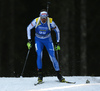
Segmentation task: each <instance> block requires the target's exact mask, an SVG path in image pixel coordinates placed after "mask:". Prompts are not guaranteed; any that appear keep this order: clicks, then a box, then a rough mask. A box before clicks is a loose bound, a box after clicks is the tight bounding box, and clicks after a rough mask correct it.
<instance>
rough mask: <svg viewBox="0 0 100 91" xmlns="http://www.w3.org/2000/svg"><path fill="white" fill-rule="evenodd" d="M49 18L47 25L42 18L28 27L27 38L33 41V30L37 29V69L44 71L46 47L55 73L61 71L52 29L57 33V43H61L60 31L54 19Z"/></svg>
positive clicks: (35, 20)
mask: <svg viewBox="0 0 100 91" xmlns="http://www.w3.org/2000/svg"><path fill="white" fill-rule="evenodd" d="M47 18H48V19H47V21H46V23H42V21H41V19H40V18H35V19H34V20H33V21H32V22H31V23H30V24H29V25H28V27H27V37H28V39H31V29H32V28H34V27H35V49H36V52H37V68H38V69H42V51H43V48H44V46H45V47H46V49H47V51H48V53H49V56H50V59H51V61H52V63H53V67H54V69H55V71H59V70H60V69H59V64H58V61H57V59H56V57H55V51H54V45H53V42H52V38H51V29H53V30H54V31H55V33H56V38H57V42H59V40H60V31H59V29H58V27H57V25H56V24H55V22H54V21H52V18H49V17H47ZM39 19H40V20H39ZM48 20H49V22H48Z"/></svg>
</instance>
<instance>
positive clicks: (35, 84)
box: [34, 82, 44, 86]
mask: <svg viewBox="0 0 100 91" xmlns="http://www.w3.org/2000/svg"><path fill="white" fill-rule="evenodd" d="M43 83H44V82H37V83H35V84H34V85H35V86H36V85H39V84H43Z"/></svg>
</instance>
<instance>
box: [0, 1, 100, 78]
mask: <svg viewBox="0 0 100 91" xmlns="http://www.w3.org/2000/svg"><path fill="white" fill-rule="evenodd" d="M49 1H50V0H49ZM46 7H47V0H31V1H30V2H28V1H25V0H0V76H1V77H2V76H12V77H18V76H20V74H21V71H22V68H23V65H24V62H25V57H26V54H27V51H28V50H27V46H26V43H27V34H26V28H27V26H28V24H29V23H30V22H31V21H32V20H33V19H34V18H36V17H38V16H39V12H40V10H41V9H44V8H46ZM49 16H50V17H52V18H53V19H54V21H55V22H56V24H57V25H58V27H59V29H60V31H61V41H60V46H61V50H60V51H59V57H60V61H59V63H60V68H61V70H62V74H63V75H68V76H69V75H71V76H73V75H76V76H77V75H79V76H80V75H90V76H93V75H96V76H97V75H100V71H99V70H98V69H99V68H100V61H99V59H100V57H99V50H100V48H99V46H100V44H99V30H100V27H99V21H100V13H99V0H95V1H91V0H88V1H87V0H62V1H59V0H51V4H50V8H49ZM52 38H53V41H54V44H55V33H54V32H52ZM32 40H33V47H32V49H31V52H30V55H29V58H28V61H27V64H26V67H25V71H24V76H36V75H37V66H36V52H35V48H34V29H32ZM43 54H44V56H43V71H44V75H45V76H47V75H55V72H54V69H53V67H52V63H51V61H50V59H49V56H48V54H47V51H45V48H44V52H43ZM48 64H49V65H48Z"/></svg>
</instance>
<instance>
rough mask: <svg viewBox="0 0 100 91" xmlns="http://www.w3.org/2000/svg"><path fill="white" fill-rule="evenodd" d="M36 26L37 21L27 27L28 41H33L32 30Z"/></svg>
mask: <svg viewBox="0 0 100 91" xmlns="http://www.w3.org/2000/svg"><path fill="white" fill-rule="evenodd" d="M35 25H36V19H34V20H33V21H32V22H31V23H30V24H29V25H28V26H27V38H28V40H29V39H31V29H32V28H34V27H35Z"/></svg>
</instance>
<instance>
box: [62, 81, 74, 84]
mask: <svg viewBox="0 0 100 91" xmlns="http://www.w3.org/2000/svg"><path fill="white" fill-rule="evenodd" d="M62 83H69V84H75V83H76V82H69V81H64V82H62Z"/></svg>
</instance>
